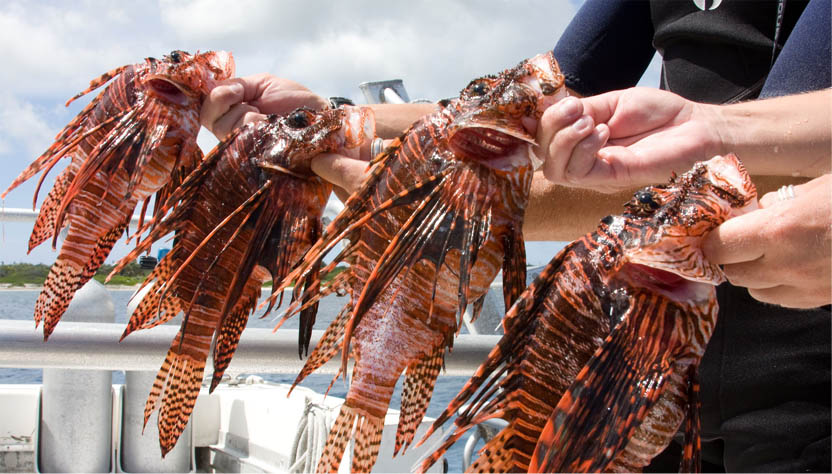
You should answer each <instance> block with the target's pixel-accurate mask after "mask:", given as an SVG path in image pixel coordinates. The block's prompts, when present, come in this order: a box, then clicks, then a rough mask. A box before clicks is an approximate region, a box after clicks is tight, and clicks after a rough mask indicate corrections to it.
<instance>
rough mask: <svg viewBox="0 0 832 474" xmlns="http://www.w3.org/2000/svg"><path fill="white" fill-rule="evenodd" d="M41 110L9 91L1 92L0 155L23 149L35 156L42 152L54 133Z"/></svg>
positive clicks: (14, 152)
mask: <svg viewBox="0 0 832 474" xmlns="http://www.w3.org/2000/svg"><path fill="white" fill-rule="evenodd" d="M44 112H45V111H44V110H40V109H38V108H36V107H35V106H34V105H33V104H31V103H28V102H25V101H22V100H20V99H18V98H16V97H14V96H12V95H11V94H8V93H0V156H4V155H12V154H17V153H19V152H21V151H22V152H24V153H25V154H26V155H27V157H31V158H34V157H36V156H38V155H39V154H40V153H42V152H43V150H45V149H46V148H47V147H48V146H49V144H50V143H51V142H52V140H53V138H54V136H55V133H56V131H55V130H53V129H52V127H51V126H50V125H49V124H48V123H47V121H46V119H45V117H44Z"/></svg>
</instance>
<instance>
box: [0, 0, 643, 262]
mask: <svg viewBox="0 0 832 474" xmlns="http://www.w3.org/2000/svg"><path fill="white" fill-rule="evenodd" d="M581 3H582V0H525V1H524V0H515V1H508V0H480V1H477V2H473V1H461V0H445V1H408V2H382V1H370V0H358V1H349V2H324V1H315V0H306V1H302V2H294V1H293V2H289V1H272V0H236V1H234V2H228V1H226V0H190V1H187V0H158V1H156V2H152V1H142V2H112V1H109V0H85V1H80V2H79V1H68V0H67V1H58V0H54V1H46V0H42V1H16V0H4V1H3V2H0V50H2V51H3V52H4V58H3V67H2V68H0V163H2V166H0V191H2V190H5V189H6V187H8V185H9V184H11V182H12V181H13V180H14V178H15V177H16V176H17V175H18V174H19V173H20V171H22V170H23V169H24V168H25V167H26V166H27V165H28V164H29V163H30V162H31V161H32V160H34V159H35V158H36V157H37V156H39V155H40V154H41V153H42V152H43V151H44V150H45V149H46V148H47V147H48V146H49V145H50V144H51V143H52V141H53V140H54V137H55V135H56V134H57V133H58V132H59V131H60V130H61V129H62V128H63V127H64V125H66V124H67V123H68V122H69V121H70V120H71V119H72V118H73V117H74V116H75V115H76V114H77V113H78V112H80V111H81V109H82V108H83V106H84V105H86V103H87V102H88V100H89V98H91V97H92V96H93V95H94V94H90V96H89V97H85V98H82V99H79V100H78V101H76V102H74V103H73V104H71V105H70V106H69V107H64V105H63V104H64V103H65V102H66V100H67V99H68V98H70V97H72V96H73V95H75V94H76V93H77V92H79V91H81V90H83V89H85V88H86V87H87V85H88V83H89V81H90V80H91V79H93V78H96V77H98V76H99V75H101V74H102V73H103V72H106V71H109V70H111V69H113V68H115V67H118V66H121V65H124V64H131V63H137V62H141V61H142V60H143V58H145V57H148V56H154V57H161V56H162V55H164V54H167V53H169V52H170V51H172V50H176V49H180V50H185V51H190V52H195V51H197V50H199V51H207V50H226V51H231V52H232V53H233V54H234V58H235V60H236V70H237V75H238V76H246V75H250V74H257V73H261V72H268V73H272V74H275V75H278V76H281V77H286V78H289V79H292V80H295V81H297V82H300V83H301V84H304V85H306V86H307V87H309V88H310V89H312V90H313V91H315V92H317V93H319V94H320V95H323V96H343V97H349V98H351V99H353V100H354V101H355V102H356V103H357V104H361V103H365V100H364V98H363V95H362V93H361V91H360V89H359V88H358V84H359V83H361V82H365V81H376V80H385V79H402V80H403V81H404V85H405V87H406V89H407V92H408V94H409V96H410V98H411V99H420V98H423V99H429V100H438V99H441V98H445V97H449V96H453V95H456V94H457V93H458V92H459V90H460V89H462V87H464V86H465V85H466V84H467V83H468V82H469V81H470V80H471V79H473V78H475V77H478V76H481V75H484V74H490V73H496V72H499V71H501V70H503V69H505V68H507V67H510V66H513V65H515V64H516V63H517V62H519V61H520V60H522V59H524V58H527V57H531V56H534V55H535V54H538V53H540V52H544V51H546V50H549V49H551V48H552V47H553V46H554V44H555V43H556V42H557V39H558V38H559V37H560V35H561V34H562V32H563V31H564V29H565V28H566V26H567V25H568V23H569V21H570V19H571V18H572V17H573V16H574V14H575V12H576V11H577V9H578V8H579V7H580V4H581ZM658 72H659V65H658V63H657V62H656V61H654V63H653V64H651V67H650V69H649V70H648V72H647V73H646V74H645V77H644V78H643V80H642V84H644V85H656V84H658ZM198 142H199V144H200V146H201V147H202V148H203V149H204V150H205V151H208V150H209V149H210V148H211V147H212V146H213V145H214V144H215V143H216V140H215V139H214V138H213V136H212V135H211V134H210V133H208V132H207V131H205V130H203V131H202V132H201V133H200V136H199V139H198ZM59 172H60V169H59V167H56V168H55V169H54V170H52V172H51V173H50V175H49V176H48V177H47V179H46V181H45V185H44V188H43V190H42V191H41V194H40V199H43V197H44V196H45V195H46V192H47V191H48V189H50V188H51V184H52V180H53V179H54V177H55V176H57V175H58V174H59ZM36 182H37V179H31V180H30V181H29V182H27V183H24V184H23V185H21V186H20V187H18V188H16V189H15V190H14V191H12V192H11V193H10V194H9V195H8V196H7V197H6V199H5V200H4V202H3V203H2V206H4V208H28V209H31V205H32V195H33V192H34V189H35V185H36ZM38 205H40V203H38ZM1 212H2V210H0V213H1ZM31 227H32V224H31V223H8V222H5V223H4V222H0V262H3V263H14V262H27V263H47V264H48V263H52V262H53V261H54V259H55V256H56V252H55V251H54V250H52V248H51V246H50V245H49V243H48V242H47V243H44V244H42V245H41V246H40V247H38V248H36V249H35V250H33V251H32V253H31V254H29V255H27V254H26V248H27V245H26V243H27V241H28V236H29V233H30V232H31ZM122 242H123V241H122ZM558 248H559V244H556V243H531V244H529V246H528V251H527V258H528V260H529V263H530V264H534V265H542V264H545V263H546V262H548V261H549V260H550V259H551V258H552V257H553V256H554V254H555V253H556V251H557V249H558ZM127 249H128V247H126V246H125V245H124V244H123V243H119V244H117V246H116V248H114V250H113V252H112V253H111V255H110V258H108V259H107V263H114V262H115V261H117V260H118V259H119V258H121V257H122V256H124V255H125V254H126V253H127V251H128V250H127Z"/></svg>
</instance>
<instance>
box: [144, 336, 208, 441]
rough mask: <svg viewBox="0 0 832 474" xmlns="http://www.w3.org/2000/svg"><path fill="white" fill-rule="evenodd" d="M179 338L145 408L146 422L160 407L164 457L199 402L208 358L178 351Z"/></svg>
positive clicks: (160, 439) (170, 351) (163, 366)
mask: <svg viewBox="0 0 832 474" xmlns="http://www.w3.org/2000/svg"><path fill="white" fill-rule="evenodd" d="M178 340H179V338H178V337H177V338H176V340H175V341H174V343H173V346H172V348H171V349H170V350H169V351H168V354H167V356H166V357H165V361H164V362H163V363H162V368H161V369H159V373H158V374H157V375H156V380H155V381H154V382H153V387H151V389H150V395H148V397H147V403H146V404H145V408H144V425H145V426H147V421H148V420H149V419H150V415H151V414H152V413H153V411H154V410H155V409H156V408H157V406H158V408H159V420H158V423H157V426H158V428H159V447H160V448H161V450H162V457H165V456H166V455H167V453H168V452H170V450H171V449H173V447H174V446H176V442H177V441H178V440H179V436H180V435H181V434H182V432H183V431H184V430H185V426H187V424H188V419H189V418H190V416H191V412H192V411H193V409H194V404H196V398H197V396H198V395H199V389H200V387H201V385H202V373H203V370H204V369H205V361H204V360H202V361H197V360H193V359H192V358H191V357H188V356H186V355H183V354H177V353H176V352H175V350H174V348H175V347H178V346H179V342H178Z"/></svg>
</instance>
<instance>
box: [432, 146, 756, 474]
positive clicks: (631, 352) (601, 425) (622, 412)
mask: <svg viewBox="0 0 832 474" xmlns="http://www.w3.org/2000/svg"><path fill="white" fill-rule="evenodd" d="M756 203H757V201H756V191H755V188H754V186H753V184H752V183H751V181H750V178H749V176H748V174H747V173H746V171H745V169H744V167H743V166H742V164H741V163H740V162H739V160H738V159H737V158H736V157H735V156H733V155H728V156H725V157H719V156H718V157H715V158H713V159H711V160H709V161H707V162H703V163H698V164H697V165H696V166H694V167H693V169H692V170H690V171H689V172H687V173H685V174H683V175H682V176H680V177H675V178H673V179H672V180H671V181H670V183H669V184H668V185H664V186H651V187H647V188H644V189H642V190H640V191H638V192H637V193H635V195H634V197H633V199H632V200H631V201H630V202H628V203H627V204H626V206H625V208H626V210H625V212H624V214H623V215H620V216H609V217H606V218H604V219H603V220H602V221H601V223H600V224H599V226H598V228H597V230H596V231H594V232H592V233H590V234H588V235H586V236H584V237H583V238H581V239H579V240H577V241H575V242H573V243H571V244H569V245H567V246H566V247H565V248H564V249H563V250H562V251H561V252H560V253H559V254H558V255H557V256H555V258H554V259H552V261H551V262H550V263H549V264H548V265H547V266H546V268H545V269H544V270H543V272H541V274H540V276H539V277H538V278H537V279H536V280H535V281H534V282H533V283H532V284H531V285H530V286H529V288H527V289H526V291H525V292H524V293H523V294H522V296H520V298H519V299H518V300H517V302H516V303H515V304H514V306H513V307H512V308H511V310H510V311H509V312H508V313H507V314H506V317H505V320H504V326H505V335H504V336H503V338H501V340H500V342H499V343H498V344H497V346H496V347H495V348H494V349H493V350H492V351H491V353H490V354H489V356H488V358H487V360H486V361H485V362H484V363H483V364H482V365H481V366H480V368H479V369H478V370H477V371H476V373H475V374H474V376H473V377H472V378H471V380H470V381H469V382H468V383H467V384H466V385H465V386H464V387H463V389H462V391H461V392H460V393H459V394H458V395H457V397H456V398H455V399H454V400H453V401H452V402H451V403H450V404H449V406H448V408H447V409H446V410H445V411H444V412H443V413H442V414H441V415H440V416H439V417H438V418H437V420H436V423H435V424H434V425H433V427H431V430H429V432H428V433H430V432H432V431H433V430H434V429H435V428H437V427H438V426H441V425H442V424H443V423H444V422H445V421H447V420H448V418H449V417H451V416H453V414H454V413H455V412H456V411H457V410H458V409H459V408H460V407H461V406H462V405H463V404H464V403H469V405H468V408H467V409H465V411H464V412H463V413H462V414H461V415H460V416H459V417H457V419H456V421H455V423H456V425H457V427H456V430H455V431H454V432H453V434H452V435H450V436H449V437H448V439H447V440H446V442H445V443H444V444H443V445H442V446H441V447H440V449H438V450H437V451H436V452H434V453H433V454H432V455H431V456H430V457H429V458H428V459H427V460H426V461H425V462H424V463H423V464H422V466H421V468H422V469H423V470H424V469H426V468H427V467H429V466H430V464H432V463H433V462H435V461H436V460H437V459H439V457H440V456H441V455H442V453H443V452H444V451H445V450H447V448H448V447H449V446H450V445H451V444H452V443H453V442H454V441H455V440H456V439H458V438H459V437H460V436H461V435H462V434H463V433H464V431H465V430H466V429H467V428H469V427H471V426H473V425H475V424H477V423H480V422H482V421H484V420H486V419H489V418H503V419H505V420H506V421H508V426H507V427H506V428H504V429H503V430H502V431H501V432H500V433H498V434H497V435H496V436H495V437H494V438H493V439H491V440H490V441H489V442H488V443H487V444H486V445H485V446H484V447H483V449H482V450H481V455H480V457H479V458H478V459H477V460H476V461H474V462H473V463H472V465H471V466H469V470H470V471H471V472H489V471H491V472H520V471H523V472H525V471H527V470H528V471H529V472H594V471H627V472H634V471H639V470H641V468H642V467H644V466H645V465H647V464H648V463H649V462H650V460H651V459H652V458H653V457H654V456H656V455H657V454H658V453H660V452H661V451H662V450H663V449H664V448H665V447H666V446H667V444H668V443H669V442H670V441H671V438H672V437H673V435H674V434H675V433H676V431H677V429H678V428H679V426H680V425H681V423H682V422H683V420H687V423H686V425H685V426H686V428H685V431H686V448H685V464H684V465H683V469H690V470H695V469H696V468H697V463H698V457H697V456H698V411H697V407H698V402H697V398H696V396H697V390H698V386H697V385H696V377H695V376H696V368H697V367H698V365H699V361H700V359H701V357H702V354H703V353H704V350H705V345H706V344H707V341H708V339H709V338H710V336H711V332H712V331H713V327H714V324H715V322H716V314H717V303H716V291H715V286H714V285H716V284H719V283H721V282H722V281H724V276H723V274H722V271H721V270H720V269H719V267H717V266H716V265H713V264H711V263H709V262H708V261H707V260H705V258H704V256H703V254H702V249H701V244H702V239H703V237H704V236H705V235H706V234H707V233H708V232H710V231H711V230H713V229H714V228H715V227H716V226H718V225H719V224H720V223H722V222H724V221H725V220H726V219H728V218H730V217H732V216H735V215H738V214H741V213H744V212H747V211H748V210H750V209H753V208H755V207H756ZM427 436H428V435H426V437H427Z"/></svg>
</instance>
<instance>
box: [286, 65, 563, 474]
mask: <svg viewBox="0 0 832 474" xmlns="http://www.w3.org/2000/svg"><path fill="white" fill-rule="evenodd" d="M565 95H566V92H565V88H564V87H563V76H562V75H561V74H560V71H559V69H558V66H557V63H556V62H555V60H554V58H553V57H552V55H551V53H549V54H542V55H539V56H536V57H534V58H532V59H529V60H526V61H523V62H521V63H520V64H519V65H517V66H516V67H514V68H512V69H508V70H506V71H504V72H502V73H500V74H499V75H495V76H488V77H484V78H481V79H476V80H474V81H472V82H471V83H470V84H469V85H468V86H467V87H466V88H465V89H464V90H463V91H462V93H461V95H460V97H459V98H457V99H454V100H451V101H450V102H449V103H447V105H446V106H444V107H443V108H441V110H439V111H438V112H435V113H433V114H431V115H429V116H427V117H425V118H423V119H421V120H419V121H417V122H416V123H414V125H412V126H411V128H410V129H409V130H408V131H407V132H405V134H404V135H403V136H402V137H400V138H399V139H397V140H396V141H394V142H393V144H392V145H391V146H389V147H388V148H387V149H386V150H385V151H384V152H382V153H381V154H379V155H378V156H376V157H375V158H374V160H373V163H372V166H373V168H372V171H371V175H370V176H369V177H368V178H367V180H366V181H365V182H364V184H363V186H362V188H361V189H360V190H359V191H358V192H356V193H355V194H354V195H353V196H352V197H350V199H349V200H348V202H347V203H346V206H345V209H344V210H343V211H342V212H341V214H339V216H338V217H336V218H335V220H334V221H333V222H332V223H331V224H330V225H329V227H328V228H327V229H326V231H325V234H324V236H323V237H322V239H321V241H319V242H318V243H317V244H315V246H314V247H313V248H312V249H311V250H310V252H309V254H307V256H306V257H305V259H304V261H303V263H302V264H301V265H300V266H299V267H298V268H297V269H295V270H294V271H293V273H292V274H290V277H289V279H295V280H299V279H310V278H311V279H312V281H310V283H309V284H308V285H307V287H306V292H307V293H310V292H318V285H319V284H320V285H321V287H322V289H321V291H320V292H319V293H317V296H315V297H314V298H313V300H315V299H316V298H320V297H322V296H323V295H326V294H329V293H332V292H335V291H339V292H348V293H349V295H350V296H349V301H348V303H347V304H346V305H345V307H344V308H343V310H342V311H341V313H340V314H339V315H338V316H337V317H336V319H335V320H334V321H333V322H332V324H331V325H330V326H329V328H328V329H327V330H326V331H325V333H324V335H323V336H322V338H321V340H320V342H319V343H318V345H317V347H315V349H314V351H313V353H312V354H311V355H310V357H309V359H308V360H307V361H306V364H305V366H304V368H303V369H302V371H301V373H300V374H299V375H298V377H297V379H296V382H295V383H298V382H300V381H301V380H303V379H304V378H305V377H306V376H307V375H308V374H310V373H311V372H312V371H314V370H315V369H317V368H318V367H320V366H321V365H323V364H324V363H326V362H327V361H328V360H330V359H331V358H332V357H334V356H335V354H336V353H337V352H338V350H339V349H340V350H341V351H342V367H341V372H340V373H345V372H346V366H347V360H348V358H349V357H352V358H353V359H354V360H355V365H354V368H353V371H352V379H351V381H350V388H349V392H348V394H347V396H346V402H345V403H344V404H343V406H342V407H341V411H340V413H339V415H338V417H337V419H336V421H335V424H334V425H333V427H332V429H331V431H330V433H329V438H328V439H327V442H326V447H325V449H324V452H323V454H322V456H321V459H320V461H319V463H318V467H317V470H318V471H320V472H334V471H337V470H338V467H339V465H340V463H341V458H342V456H343V453H344V450H345V448H346V446H347V444H348V442H349V441H350V439H351V438H354V439H355V446H354V449H353V457H352V466H351V467H352V470H353V471H361V472H368V471H369V470H370V469H371V468H372V466H373V465H374V463H375V460H376V457H377V456H378V450H379V445H380V441H381V434H382V428H383V426H384V417H385V415H386V413H387V408H388V404H389V401H390V398H391V396H392V395H393V390H394V387H395V385H396V381H397V380H398V378H399V377H400V376H401V374H402V372H405V382H404V392H403V395H402V406H401V411H402V413H401V418H400V421H399V428H398V431H397V433H396V442H395V451H396V453H398V452H399V451H404V450H405V449H406V448H407V446H408V445H409V444H410V443H411V442H412V440H413V436H414V433H415V430H416V428H417V427H418V425H419V423H420V422H421V420H422V418H423V416H424V413H425V410H426V408H427V406H428V402H429V401H430V397H431V394H432V392H433V388H434V383H435V381H436V377H437V376H438V374H439V371H440V368H441V367H442V364H443V360H444V353H445V350H446V348H450V347H451V346H452V342H453V337H454V335H455V334H456V333H457V332H458V330H459V328H460V321H459V318H461V316H462V313H463V311H464V309H465V307H466V306H467V304H468V302H469V301H473V304H474V313H478V312H479V309H481V308H482V302H483V298H484V295H485V293H486V292H487V290H488V287H489V284H490V283H491V281H492V280H493V279H494V277H495V276H496V275H497V273H498V272H499V271H500V269H502V270H503V276H504V289H505V300H506V306H507V307H508V306H509V305H510V303H511V302H512V301H513V300H514V299H515V298H516V297H517V296H518V295H519V294H520V292H521V291H522V289H523V287H524V286H525V249H524V244H523V236H522V233H521V230H522V229H521V227H522V219H523V214H524V209H525V206H526V203H527V201H528V193H529V188H530V185H531V179H532V174H533V171H534V170H533V165H532V161H531V156H530V144H532V143H534V130H528V129H526V128H525V127H526V126H529V125H531V126H532V128H535V127H536V124H537V120H539V118H540V116H541V115H542V113H543V110H544V109H545V108H546V107H548V106H549V105H550V104H552V103H554V102H555V101H556V100H558V99H559V98H561V97H563V96H565ZM344 240H348V242H349V243H348V244H347V245H346V246H345V248H344V249H343V250H342V251H341V252H340V253H339V254H338V255H337V256H336V257H335V258H334V260H333V261H332V262H331V263H330V264H329V265H328V266H327V267H326V268H325V269H324V270H325V271H328V270H331V269H333V268H335V266H336V265H338V264H339V263H348V264H349V269H348V270H346V271H344V272H342V273H341V274H339V275H338V277H336V278H335V279H333V280H332V281H331V282H329V283H320V281H319V280H315V278H317V277H316V276H315V275H317V274H318V267H319V265H321V261H322V259H323V257H324V256H325V255H326V254H327V253H328V252H329V251H330V250H331V249H332V248H333V246H334V245H335V244H336V243H337V242H340V241H344ZM286 285H288V283H284V286H286ZM296 291H298V290H296ZM299 309H300V307H299V306H298V305H297V304H295V307H294V308H292V307H291V306H290V308H289V310H287V314H286V315H285V316H284V319H283V321H285V320H286V318H288V317H290V316H291V315H292V314H293V313H294V312H296V311H298V310H299ZM303 318H304V315H303V314H301V319H303ZM305 325H306V323H303V322H302V323H301V326H302V327H303V326H305ZM339 375H340V374H339ZM336 378H337V376H336Z"/></svg>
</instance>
